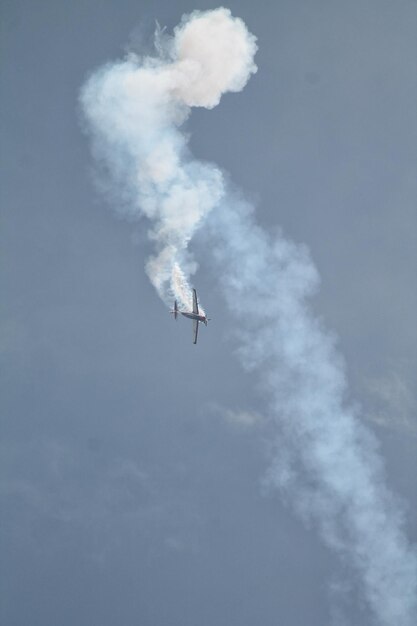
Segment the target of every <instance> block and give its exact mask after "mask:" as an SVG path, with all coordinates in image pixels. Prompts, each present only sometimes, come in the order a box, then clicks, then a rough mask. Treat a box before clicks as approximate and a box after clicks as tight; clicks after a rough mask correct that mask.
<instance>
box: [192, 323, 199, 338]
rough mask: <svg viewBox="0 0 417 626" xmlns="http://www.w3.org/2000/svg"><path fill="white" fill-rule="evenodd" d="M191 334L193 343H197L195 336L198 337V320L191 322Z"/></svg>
mask: <svg viewBox="0 0 417 626" xmlns="http://www.w3.org/2000/svg"><path fill="white" fill-rule="evenodd" d="M193 333H194V339H193V343H197V336H198V320H193Z"/></svg>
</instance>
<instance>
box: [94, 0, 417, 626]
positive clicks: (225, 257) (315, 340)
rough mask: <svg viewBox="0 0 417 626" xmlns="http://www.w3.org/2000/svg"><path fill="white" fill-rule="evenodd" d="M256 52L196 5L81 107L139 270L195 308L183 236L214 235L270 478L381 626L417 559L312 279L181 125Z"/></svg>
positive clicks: (111, 72) (242, 32) (402, 595)
mask: <svg viewBox="0 0 417 626" xmlns="http://www.w3.org/2000/svg"><path fill="white" fill-rule="evenodd" d="M256 49H257V47H256V41H255V38H254V36H253V35H251V34H250V33H249V32H248V30H247V28H246V26H245V25H244V23H243V22H242V21H241V20H239V19H236V18H233V17H232V16H231V14H230V11H228V10H227V9H224V8H221V9H217V10H214V11H207V12H194V13H192V14H191V15H189V16H184V17H183V19H182V22H181V24H180V25H179V26H178V27H177V28H176V29H175V30H174V35H173V37H168V36H167V35H166V34H165V33H163V32H162V31H161V30H158V31H157V34H156V50H157V56H156V57H154V58H150V57H145V58H139V57H137V56H135V55H130V56H128V58H126V59H125V60H124V61H121V62H119V63H114V64H108V65H106V66H105V67H103V68H101V69H100V70H98V71H97V72H95V73H94V74H93V75H92V76H91V77H90V79H89V80H88V82H87V83H86V85H85V86H84V88H83V90H82V94H81V103H82V106H83V110H84V113H85V116H86V119H87V122H88V125H89V129H90V133H91V136H92V141H93V146H94V151H95V153H96V155H97V156H98V157H99V158H100V159H101V161H104V162H105V163H106V164H107V168H108V171H109V172H110V173H111V176H112V181H111V185H110V188H111V190H112V191H113V190H114V189H117V190H118V193H119V197H120V198H121V199H123V205H122V206H123V207H124V208H123V211H124V212H125V213H126V214H127V215H128V216H139V215H143V216H145V217H146V218H148V221H149V223H150V224H151V230H150V232H149V237H150V239H151V240H152V241H153V242H154V248H155V252H154V254H153V256H152V257H151V258H150V259H149V260H148V262H147V265H146V271H147V273H148V276H149V278H150V280H151V282H152V283H153V285H154V286H155V288H156V290H157V292H158V294H159V295H160V297H161V299H162V300H163V301H164V302H165V303H166V304H168V305H169V304H171V303H172V300H173V298H174V297H175V298H177V299H178V301H179V304H180V306H184V307H187V306H189V305H190V280H191V276H192V275H193V274H194V273H195V271H196V270H197V267H198V266H197V263H196V262H195V260H194V259H193V257H192V256H191V254H190V252H189V250H188V244H189V242H190V241H191V240H192V238H193V236H194V235H195V233H196V232H197V231H198V230H199V229H201V228H204V232H205V234H206V235H207V237H208V238H209V240H210V244H211V250H212V254H213V259H214V262H215V263H217V275H218V276H219V280H220V283H221V285H222V287H223V290H224V294H225V298H226V301H227V303H228V306H229V308H230V311H231V314H232V315H233V316H235V319H236V321H237V322H238V324H237V325H238V327H239V329H240V352H239V354H240V359H241V362H242V364H243V365H244V366H245V367H246V368H248V369H253V370H258V371H259V373H260V376H261V379H262V382H263V385H264V387H265V389H266V390H267V392H268V397H269V403H270V408H271V411H272V413H273V415H275V422H276V429H277V444H276V446H277V448H276V453H275V456H274V458H273V461H272V463H271V467H270V470H269V472H268V480H267V482H268V484H269V485H270V486H272V487H274V488H278V489H280V490H281V491H282V493H283V494H286V496H287V497H288V498H289V499H290V500H291V502H292V503H293V506H294V508H295V509H296V511H297V512H298V513H299V515H301V516H302V517H303V518H304V519H311V520H313V521H314V522H315V524H316V525H317V527H318V529H319V532H320V535H321V537H322V539H323V541H324V542H325V544H326V545H327V546H329V547H331V548H332V549H334V550H336V551H337V552H338V553H340V554H341V555H343V558H345V559H346V560H348V562H350V564H351V567H352V568H353V570H354V571H355V572H356V573H357V575H358V581H357V582H358V586H359V587H360V588H361V589H362V592H363V594H364V596H365V597H366V599H367V601H368V603H369V606H370V608H371V610H372V611H373V614H374V616H375V617H376V618H377V620H378V622H379V623H380V624H382V625H384V626H393V625H394V624H395V625H396V626H397V625H398V626H411V624H412V623H413V616H414V615H415V613H414V611H416V604H417V603H416V579H417V574H416V572H417V560H416V553H415V550H414V548H412V547H410V546H409V544H408V542H407V539H406V536H405V533H404V528H403V526H404V514H403V511H402V509H401V507H400V506H399V503H398V502H397V500H396V499H395V498H394V497H393V496H392V494H390V493H389V491H388V490H387V488H386V487H385V484H384V480H385V479H384V470H383V465H382V461H381V458H380V455H379V452H378V447H377V444H376V441H375V439H374V437H373V436H372V435H371V434H370V433H369V432H368V431H367V430H366V429H365V428H364V427H363V425H362V424H361V422H360V419H359V417H358V415H357V414H356V411H355V409H354V408H352V407H351V406H350V405H349V404H348V402H347V386H346V380H345V374H344V368H343V361H342V359H341V358H340V356H339V355H338V353H337V350H336V348H335V341H334V338H333V337H332V335H331V334H330V333H329V332H328V331H326V330H325V329H324V327H323V325H322V324H321V322H319V321H318V320H317V319H315V317H314V316H313V315H312V313H311V311H310V307H309V304H308V300H309V298H310V297H311V296H312V295H313V294H314V293H315V291H316V290H317V288H318V283H319V277H318V273H317V271H316V269H315V267H314V265H313V263H312V262H311V260H310V257H309V254H308V251H307V250H306V248H305V247H304V246H300V245H296V244H294V243H293V242H291V241H289V240H288V239H286V238H285V237H283V236H282V235H278V236H276V237H274V238H272V237H270V236H268V235H267V234H266V233H265V232H264V231H263V230H262V229H261V228H259V226H257V224H256V222H255V218H254V214H253V208H252V207H251V206H250V205H248V204H247V203H246V202H245V201H243V200H241V199H239V198H238V197H237V196H236V194H235V193H233V192H232V191H231V190H230V189H229V188H228V185H227V184H226V182H225V180H224V177H223V175H222V173H221V172H220V170H219V169H218V168H216V167H215V166H214V165H210V164H207V163H202V162H199V161H196V160H195V159H193V157H192V155H191V154H190V151H189V149H188V146H187V138H186V136H185V135H184V134H183V133H181V130H180V127H181V125H182V124H183V122H184V121H185V120H186V119H187V117H188V115H189V113H190V107H192V106H204V107H206V108H212V107H213V106H216V105H217V104H218V103H219V101H220V98H221V96H222V94H223V93H225V92H227V91H240V90H241V89H242V88H243V87H244V86H245V84H246V82H247V81H248V79H249V77H250V75H251V74H252V73H254V72H255V71H256V66H255V64H254V61H253V58H254V55H255V52H256ZM416 612H417V611H416Z"/></svg>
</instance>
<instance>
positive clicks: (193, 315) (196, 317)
mask: <svg viewBox="0 0 417 626" xmlns="http://www.w3.org/2000/svg"><path fill="white" fill-rule="evenodd" d="M178 313H181V315H183V316H184V317H188V318H189V319H190V320H196V321H197V322H202V323H203V324H205V325H206V326H207V316H206V315H199V314H198V313H192V312H191V311H190V312H188V311H178Z"/></svg>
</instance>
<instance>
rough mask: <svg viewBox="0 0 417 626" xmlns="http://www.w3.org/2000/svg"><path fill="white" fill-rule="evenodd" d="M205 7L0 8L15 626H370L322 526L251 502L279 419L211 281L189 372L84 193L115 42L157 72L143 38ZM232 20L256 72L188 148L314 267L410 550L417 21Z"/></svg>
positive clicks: (330, 15)
mask: <svg viewBox="0 0 417 626" xmlns="http://www.w3.org/2000/svg"><path fill="white" fill-rule="evenodd" d="M216 6H217V3H206V4H204V5H198V4H195V3H191V2H171V3H169V2H161V1H156V2H152V3H150V2H143V3H140V2H130V1H123V0H122V1H120V2H117V3H115V2H107V1H103V2H100V3H98V2H88V1H87V2H86V1H83V2H72V3H70V4H69V3H63V2H42V1H39V2H37V3H33V2H21V1H15V2H5V1H3V2H2V3H1V12H2V31H3V32H2V43H1V46H2V51H1V59H2V60H1V93H2V120H1V124H2V127H1V136H2V142H1V160H2V165H1V177H2V180H1V189H2V191H1V255H2V258H1V270H0V272H1V275H0V280H1V292H2V294H3V298H2V305H1V311H2V313H1V314H2V320H1V322H2V325H1V337H2V341H1V358H2V381H1V385H2V389H1V420H2V421H1V438H2V444H1V455H0V458H1V461H0V462H1V473H0V495H1V511H2V528H1V552H2V567H1V572H0V575H1V598H0V600H1V609H0V616H1V621H2V623H4V624H6V625H7V626H9V625H15V624H16V625H17V624H25V623H30V624H32V625H34V626H36V625H37V624H39V625H40V624H42V625H43V626H44V625H49V624H51V625H52V624H57V623H59V624H62V625H63V626H65V625H66V624H68V625H69V624H74V623H77V624H80V625H83V624H103V625H113V624H117V623H118V624H126V625H127V626H128V625H130V624H132V625H133V624H138V623H139V624H143V625H148V624H149V626H151V625H152V626H158V625H159V624H160V625H161V626H162V625H165V624H178V625H180V624H181V625H184V624H185V625H190V626H191V625H192V624H197V623H198V624H202V625H205V624H207V626H208V625H210V626H211V625H213V624H216V626H217V625H219V626H222V625H223V624H224V625H226V624H227V625H230V624H245V625H246V624H247V625H248V626H249V625H252V624H262V625H265V626H268V625H269V624H271V626H272V624H277V623H278V624H279V623H283V624H286V626H292V625H294V626H299V625H300V624H317V625H319V624H320V625H321V624H333V623H336V624H338V623H344V622H343V621H342V620H343V619H345V620H346V623H348V624H355V625H360V626H361V625H363V626H365V625H367V624H369V623H370V616H369V614H368V612H367V609H366V607H364V606H363V605H361V601H360V599H358V596H357V590H356V589H355V588H354V586H353V583H352V577H351V576H350V573H349V571H347V570H346V569H345V567H344V566H343V565H342V564H341V563H340V562H339V561H338V559H337V558H336V557H335V556H334V555H333V554H332V553H330V552H328V551H327V550H326V549H325V548H324V547H323V546H322V544H321V543H320V540H319V538H318V537H317V535H316V532H315V530H314V528H306V527H304V526H303V525H302V523H301V522H300V521H299V519H298V518H297V517H296V516H295V515H294V514H293V512H292V510H291V508H290V507H288V506H287V505H286V503H285V502H282V501H281V500H280V499H279V496H274V495H273V494H269V495H268V496H267V497H265V496H263V495H262V489H261V481H262V478H263V476H264V475H265V472H266V470H267V467H268V456H267V452H266V451H267V449H268V440H269V437H270V430H269V423H268V415H265V414H264V413H265V408H266V407H265V405H264V403H263V398H262V393H261V391H260V389H259V387H258V386H257V384H256V382H255V381H254V380H253V378H252V376H251V375H250V374H248V373H245V372H242V370H241V369H240V366H239V364H238V361H237V359H236V357H235V355H234V349H235V343H234V340H233V336H232V323H231V319H230V317H229V314H228V313H227V310H226V308H225V306H224V303H223V301H222V299H221V296H220V291H219V287H218V284H217V279H216V276H215V275H213V273H212V272H211V271H210V268H209V267H207V264H206V263H205V262H204V258H203V259H199V261H201V271H200V273H199V274H198V275H197V277H196V284H197V286H198V287H199V290H200V292H201V295H202V297H203V299H204V304H205V306H206V308H207V311H208V312H209V314H210V315H211V316H212V317H213V318H214V320H213V322H212V323H211V326H210V327H209V328H208V329H205V328H203V329H202V332H201V333H200V341H199V344H198V346H197V350H196V348H195V347H194V346H193V345H192V344H191V329H190V327H189V324H187V323H186V321H185V320H181V322H183V323H180V321H179V322H178V324H176V325H175V326H174V324H173V322H172V320H170V319H169V316H168V315H167V312H166V309H165V308H164V307H163V305H161V303H160V301H159V300H158V298H157V296H156V294H155V293H154V291H153V289H152V288H151V286H150V285H149V282H148V279H147V278H146V276H145V274H144V271H143V266H144V259H145V258H146V256H147V255H148V254H149V244H148V242H147V240H146V237H145V234H144V233H145V224H143V223H142V224H141V223H139V224H133V225H132V224H129V223H125V222H122V221H121V220H118V219H116V218H115V217H114V214H112V211H111V208H110V207H109V206H108V204H106V202H105V201H104V199H103V198H102V197H101V196H100V195H99V194H98V193H97V190H96V189H95V187H94V183H93V176H92V170H93V161H92V159H91V156H90V151H89V145H88V141H87V139H86V137H85V136H84V135H83V134H82V132H81V130H80V116H79V110H78V94H79V90H80V87H81V85H82V83H83V82H84V80H85V78H86V76H87V75H88V74H89V73H90V72H91V71H93V70H94V69H95V68H96V67H97V66H98V65H100V64H102V63H104V62H106V61H109V60H114V59H116V58H118V57H120V56H121V55H122V54H123V51H124V46H126V45H127V44H128V43H129V41H130V46H131V47H134V48H136V49H138V50H145V51H147V52H149V51H150V50H151V41H152V31H153V28H154V20H155V19H158V21H159V23H160V24H161V25H166V26H167V27H168V29H172V27H173V26H175V25H176V24H177V23H178V21H179V19H180V17H181V15H182V14H183V13H185V12H190V11H191V10H193V9H195V8H201V9H206V8H212V7H216ZM228 6H229V8H230V9H231V10H232V13H233V14H234V15H236V16H239V17H241V18H242V19H243V20H244V21H245V23H246V24H247V26H248V28H249V29H250V31H251V32H253V33H254V34H255V35H256V36H257V37H258V45H259V51H258V54H257V56H256V62H257V65H258V68H259V70H258V73H257V74H256V75H255V76H254V77H252V78H251V80H250V82H249V83H248V85H247V86H246V88H245V89H244V91H243V92H242V93H239V94H229V95H226V96H225V97H224V98H223V100H222V102H221V103H220V105H219V106H218V107H217V108H215V109H213V110H211V111H206V110H195V111H193V114H192V116H191V118H190V120H189V122H188V123H187V129H188V130H189V131H190V132H191V133H192V137H191V146H192V149H193V151H194V153H195V155H196V156H197V157H199V158H202V159H207V160H210V161H213V162H216V163H217V164H218V165H219V166H220V167H222V168H224V169H225V170H226V171H228V172H229V173H230V177H231V179H232V180H233V182H234V183H235V184H236V185H238V186H239V187H240V188H241V189H243V191H244V193H246V194H247V195H248V196H249V197H250V198H251V199H254V201H255V202H256V204H257V216H258V221H259V223H260V224H261V225H262V226H263V227H264V228H266V229H269V230H271V231H273V230H274V229H276V228H277V227H279V226H281V227H283V228H284V231H285V232H286V234H287V235H288V236H289V237H291V238H292V239H294V240H296V241H298V242H304V243H306V244H307V245H308V246H309V248H310V250H311V253H312V257H313V259H314V261H315V264H316V266H317V267H318V269H319V272H320V275H321V278H322V286H321V290H320V293H319V295H318V296H317V297H316V298H315V301H314V306H315V310H316V312H317V313H318V314H319V315H321V316H323V317H324V319H325V320H326V324H327V326H328V327H330V328H331V329H333V330H334V331H335V332H336V333H337V334H338V336H339V345H340V350H341V352H342V353H343V355H344V356H345V358H346V362H347V371H348V377H349V382H350V388H351V395H352V398H354V399H355V400H356V401H357V402H359V403H360V404H361V405H362V406H363V419H364V420H365V421H366V422H367V423H368V425H369V426H370V427H371V428H372V429H373V430H374V431H375V432H376V434H377V435H378V438H379V440H380V442H381V451H382V455H383V458H384V461H385V463H386V466H387V474H388V483H389V486H390V488H392V490H393V491H394V492H395V493H397V494H399V496H401V497H402V498H403V499H404V501H405V502H406V506H407V507H408V511H409V515H408V526H407V529H408V536H409V537H410V539H411V540H415V538H416V534H417V528H416V523H415V519H416V516H415V509H416V490H415V475H416V471H417V461H416V439H415V431H416V417H415V412H416V389H415V381H416V325H415V310H416V305H417V288H416V277H415V267H416V254H417V253H416V249H417V247H416V238H417V232H416V231H417V228H416V226H417V225H416V211H415V205H416V180H415V172H416V146H417V142H416V139H417V137H416V134H417V133H416V131H417V128H416V126H417V124H416V117H415V102H416V95H417V93H416V91H417V89H416V72H415V57H416V54H415V53H416V39H415V32H416V28H415V27H416V21H417V11H416V5H415V3H414V2H403V1H402V0H400V1H397V2H387V1H385V0H383V1H382V2H381V1H378V2H376V1H375V2H374V1H369V2H366V3H363V2H359V0H355V1H353V2H350V3H346V2H322V1H318V0H317V1H316V0H315V1H314V2H307V1H305V2H304V1H303V2H299V3H293V2H290V1H286V2H279V3H276V5H275V6H273V7H272V5H271V3H269V2H259V3H256V6H255V4H254V3H249V2H244V1H242V2H232V3H229V4H228ZM251 413H255V414H256V415H260V416H263V419H258V420H255V421H254V423H253V424H251V423H250V420H248V419H246V420H245V419H244V416H245V414H246V415H248V414H251ZM239 415H240V416H241V420H240V421H239ZM338 620H339V621H338Z"/></svg>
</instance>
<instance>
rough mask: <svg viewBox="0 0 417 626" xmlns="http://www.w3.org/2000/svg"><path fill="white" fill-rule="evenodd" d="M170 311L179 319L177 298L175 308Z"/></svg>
mask: <svg viewBox="0 0 417 626" xmlns="http://www.w3.org/2000/svg"><path fill="white" fill-rule="evenodd" d="M170 313H172V314H173V316H174V319H177V316H178V304H177V301H176V300H175V301H174V308H173V309H172V311H170Z"/></svg>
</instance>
